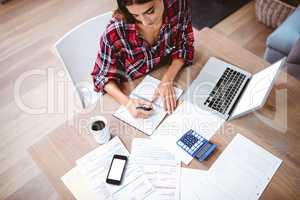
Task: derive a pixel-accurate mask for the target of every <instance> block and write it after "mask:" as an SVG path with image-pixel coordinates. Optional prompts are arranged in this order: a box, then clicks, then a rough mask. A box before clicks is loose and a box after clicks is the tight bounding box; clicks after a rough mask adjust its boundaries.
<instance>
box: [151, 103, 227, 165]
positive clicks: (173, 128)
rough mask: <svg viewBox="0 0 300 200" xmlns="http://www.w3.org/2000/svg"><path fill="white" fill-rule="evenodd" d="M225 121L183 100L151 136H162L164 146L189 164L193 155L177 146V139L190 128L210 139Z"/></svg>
mask: <svg viewBox="0 0 300 200" xmlns="http://www.w3.org/2000/svg"><path fill="white" fill-rule="evenodd" d="M223 123H224V119H221V118H219V117H217V116H216V115H214V114H212V113H210V112H208V111H205V110H202V109H201V108H199V107H198V106H196V105H194V104H192V103H190V102H188V101H183V102H182V103H181V104H180V105H179V106H178V107H177V109H176V110H175V112H174V113H173V114H172V115H170V116H168V117H167V118H166V119H165V120H164V122H163V123H162V124H161V125H160V126H159V127H158V128H157V130H155V131H154V133H153V135H152V136H151V137H152V138H156V137H159V138H161V139H160V141H161V142H162V145H163V146H165V147H166V148H168V149H169V150H170V151H171V152H173V153H174V155H176V156H177V158H178V159H180V160H181V161H182V162H183V163H185V164H189V163H190V162H191V160H192V159H193V157H192V156H190V155H189V154H188V153H186V152H185V151H183V150H182V149H181V148H180V147H179V146H177V144H176V141H177V140H178V139H179V138H180V137H181V136H182V135H183V134H184V133H186V132H187V131H188V130H190V129H193V130H195V131H196V132H198V133H200V134H201V135H202V136H203V137H204V138H206V139H207V140H210V138H211V137H212V136H213V135H214V134H215V132H216V131H217V130H218V129H219V128H220V127H221V126H222V125H223Z"/></svg>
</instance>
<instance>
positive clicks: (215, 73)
mask: <svg viewBox="0 0 300 200" xmlns="http://www.w3.org/2000/svg"><path fill="white" fill-rule="evenodd" d="M285 60H286V59H285V58H284V59H282V60H280V61H278V62H276V63H275V64H273V65H271V66H269V67H267V68H265V69H263V70H261V71H259V72H257V73H255V74H253V75H252V74H251V73H249V72H247V71H245V70H242V69H240V68H238V67H236V66H233V65H232V64H229V63H226V62H224V61H222V60H220V59H218V58H215V57H211V58H210V59H209V60H208V62H207V63H206V64H205V66H204V67H203V69H202V70H201V72H200V73H199V75H198V77H197V78H196V79H195V80H194V81H193V82H192V84H191V86H190V87H189V89H188V90H187V92H186V93H185V95H184V97H183V98H184V100H188V101H190V102H191V103H193V104H195V105H198V106H199V107H201V108H203V109H205V110H209V111H211V112H213V113H215V114H216V115H218V116H220V117H221V118H223V119H225V120H228V119H233V118H236V117H239V116H241V115H245V114H247V113H249V112H251V111H254V110H256V109H259V108H261V107H262V106H263V105H264V104H265V102H266V99H267V97H268V95H269V93H270V91H271V89H272V86H273V84H274V80H275V79H276V76H277V74H278V71H279V69H280V67H281V66H283V65H284V64H285Z"/></svg>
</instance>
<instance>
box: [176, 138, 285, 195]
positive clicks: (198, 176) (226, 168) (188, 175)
mask: <svg viewBox="0 0 300 200" xmlns="http://www.w3.org/2000/svg"><path fill="white" fill-rule="evenodd" d="M281 162H282V160H280V159H279V158H277V157H275V156H273V155H272V154H271V153H269V152H268V151H266V150H264V149H263V148H262V147H260V146H258V145H256V144H254V143H253V142H251V141H250V140H248V139H247V138H245V137H244V136H242V135H240V134H237V136H236V137H235V138H234V139H233V140H232V141H231V143H230V144H229V145H228V147H227V148H226V149H225V150H224V152H223V153H222V154H221V155H220V156H219V158H218V159H217V161H216V162H215V163H214V164H213V166H212V167H211V168H210V169H209V170H208V171H201V170H194V169H185V168H183V169H182V172H181V174H182V176H181V199H189V200H192V199H201V200H202V199H203V200H212V199H223V200H240V199H247V200H257V199H259V197H260V196H261V194H262V193H263V191H264V189H265V188H266V187H267V185H268V183H269V182H270V181H271V178H272V176H273V175H274V174H275V172H276V171H277V169H278V168H279V166H280V164H281Z"/></svg>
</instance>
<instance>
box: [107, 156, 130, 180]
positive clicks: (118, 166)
mask: <svg viewBox="0 0 300 200" xmlns="http://www.w3.org/2000/svg"><path fill="white" fill-rule="evenodd" d="M127 160H128V159H127V157H126V156H122V155H114V157H113V159H112V161H111V163H110V167H109V171H108V174H107V177H106V183H109V184H113V185H120V184H121V182H122V179H123V175H124V172H125V168H126V164H127Z"/></svg>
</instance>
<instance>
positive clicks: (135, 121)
mask: <svg viewBox="0 0 300 200" xmlns="http://www.w3.org/2000/svg"><path fill="white" fill-rule="evenodd" d="M159 83H160V80H158V79H156V78H153V77H152V76H150V75H147V76H146V77H145V78H144V80H143V81H142V82H141V83H140V84H139V85H138V86H137V87H136V88H135V89H134V90H133V91H132V92H131V94H130V98H135V99H142V100H146V101H151V99H152V97H153V95H154V92H155V89H156V88H157V87H158V85H159ZM175 93H176V99H178V98H179V97H180V96H181V95H182V93H183V90H182V89H179V88H175ZM152 105H153V112H152V114H151V116H149V117H148V118H147V119H140V118H134V117H133V116H132V115H131V114H130V113H129V111H128V110H127V108H126V107H125V106H120V108H119V109H118V110H117V111H116V112H115V113H114V114H113V116H115V117H116V118H118V119H120V120H122V121H124V122H125V123H127V124H129V125H131V126H133V127H135V128H136V129H138V130H140V131H142V132H143V133H145V134H146V135H152V133H153V132H154V130H155V129H156V128H157V127H158V125H159V124H160V122H161V121H162V120H163V119H164V118H165V116H166V114H167V112H166V111H165V109H164V105H163V100H162V99H161V98H160V97H159V98H158V99H157V100H156V101H154V102H153V104H152Z"/></svg>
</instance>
